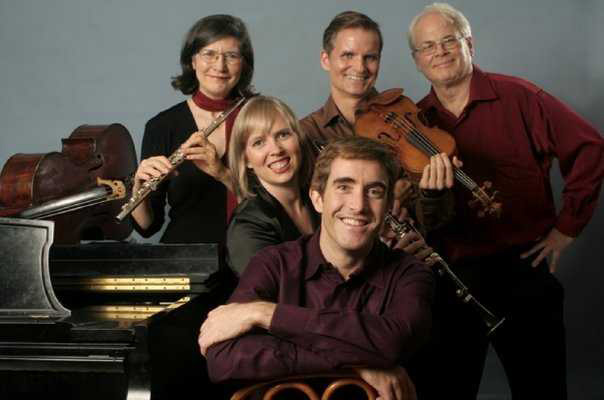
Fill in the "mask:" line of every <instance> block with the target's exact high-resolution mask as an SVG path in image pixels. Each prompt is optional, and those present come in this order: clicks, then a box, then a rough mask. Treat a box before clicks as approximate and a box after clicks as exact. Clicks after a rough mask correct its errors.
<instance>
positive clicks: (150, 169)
mask: <svg viewBox="0 0 604 400" xmlns="http://www.w3.org/2000/svg"><path fill="white" fill-rule="evenodd" d="M171 169H172V164H170V161H168V158H167V157H166V156H155V157H149V158H146V159H144V160H143V161H141V163H140V164H139V166H138V168H137V169H136V173H135V174H134V187H133V192H136V191H137V190H138V189H140V187H141V185H142V184H143V182H146V181H148V180H149V179H152V178H159V177H160V176H162V175H166V174H168V173H170V170H171ZM172 173H173V174H175V175H177V174H178V172H177V171H176V170H175V169H174V170H173V171H172Z"/></svg>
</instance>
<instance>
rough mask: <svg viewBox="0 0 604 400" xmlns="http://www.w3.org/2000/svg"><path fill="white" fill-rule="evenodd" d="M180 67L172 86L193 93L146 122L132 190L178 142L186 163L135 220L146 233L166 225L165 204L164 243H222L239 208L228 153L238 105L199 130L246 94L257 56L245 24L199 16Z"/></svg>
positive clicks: (166, 166)
mask: <svg viewBox="0 0 604 400" xmlns="http://www.w3.org/2000/svg"><path fill="white" fill-rule="evenodd" d="M180 64H181V67H182V73H181V74H180V75H178V76H176V77H174V78H173V79H172V86H173V87H174V88H175V89H177V90H180V91H181V92H182V93H183V94H185V95H187V96H190V97H189V98H188V99H186V100H185V101H182V102H180V103H178V104H176V105H175V106H173V107H171V108H169V109H167V110H165V111H162V112H160V113H159V114H158V115H156V116H155V117H153V118H152V119H151V120H150V121H149V122H148V123H147V125H146V127H145V133H144V137H143V144H142V150H141V160H142V161H141V162H140V165H139V167H138V169H137V171H136V174H135V179H134V181H135V182H134V188H133V191H134V192H135V191H136V190H138V188H140V186H141V185H142V184H143V183H144V182H145V181H147V180H149V179H151V178H153V177H159V176H161V175H163V174H166V173H168V172H169V171H170V169H171V164H170V162H169V161H168V157H169V156H170V155H171V154H172V153H174V151H176V150H177V149H178V148H179V147H181V148H182V149H183V152H184V154H185V155H186V160H190V161H191V162H188V161H185V162H183V163H182V164H180V166H179V167H178V168H177V169H176V170H175V171H174V172H173V173H172V174H171V176H170V178H169V179H166V180H163V181H162V182H161V184H160V185H159V187H158V189H157V190H155V191H153V192H151V194H150V195H149V196H148V197H147V198H146V199H145V200H144V201H143V202H142V203H141V204H140V205H139V206H138V207H137V208H136V209H134V210H133V212H132V218H133V220H134V221H135V224H134V225H135V228H136V230H137V231H138V232H139V233H140V234H141V235H142V236H143V237H150V236H151V235H153V234H155V233H156V232H158V231H159V230H160V229H161V228H162V226H163V225H164V221H165V219H166V218H165V214H164V207H165V203H166V201H167V202H168V204H169V206H170V210H169V217H170V222H169V223H168V226H167V227H166V230H165V232H164V233H163V235H162V237H161V239H160V241H161V242H164V243H195V242H223V240H224V234H225V231H226V226H227V220H228V217H229V216H228V213H229V212H230V210H232V209H233V208H234V207H235V205H236V199H235V197H234V195H232V194H231V193H230V189H232V187H231V176H230V171H229V169H228V168H227V167H226V161H225V155H226V154H227V151H228V148H229V137H230V131H231V128H232V125H233V122H234V120H235V117H236V114H237V111H238V110H236V111H235V112H233V113H231V114H230V115H229V117H228V118H227V119H226V121H225V122H223V123H222V124H221V125H219V126H218V128H217V129H216V130H214V131H213V132H212V133H211V134H210V135H209V136H208V137H207V138H206V137H205V135H204V134H203V130H204V128H206V127H208V126H209V125H210V124H211V123H212V121H214V120H215V119H216V118H217V117H218V116H219V115H220V113H221V112H223V111H225V110H228V109H229V108H231V107H232V106H233V104H235V103H236V100H238V98H240V96H247V95H249V92H250V82H251V80H252V75H253V71H254V55H253V50H252V44H251V41H250V37H249V34H248V31H247V28H246V26H245V24H244V23H243V22H242V21H241V20H240V19H239V18H237V17H233V16H230V15H211V16H208V17H205V18H202V19H200V20H199V21H197V22H196V23H195V24H194V25H193V26H192V27H191V29H190V30H189V32H188V34H187V35H186V37H185V40H184V43H183V46H182V49H181V52H180Z"/></svg>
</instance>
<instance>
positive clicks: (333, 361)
mask: <svg viewBox="0 0 604 400" xmlns="http://www.w3.org/2000/svg"><path fill="white" fill-rule="evenodd" d="M319 236H320V230H319V231H318V232H317V233H315V234H314V235H312V236H306V237H302V238H300V239H298V240H296V241H291V242H286V243H283V244H280V245H277V246H270V247H266V248H264V249H262V250H260V251H259V252H258V253H257V254H256V256H255V257H254V258H252V260H251V261H250V264H249V265H248V267H247V268H246V270H245V272H244V273H243V275H242V276H241V279H240V281H239V286H238V287H237V289H235V292H234V293H233V295H232V296H231V299H230V302H240V303H241V302H250V301H256V300H265V301H270V302H275V303H277V307H276V310H275V313H274V315H273V319H272V321H271V326H270V329H269V330H268V332H267V331H263V330H258V331H255V332H252V333H248V334H245V335H243V336H241V337H238V338H236V339H233V340H228V341H225V342H222V343H218V344H216V345H214V346H211V347H210V349H209V350H208V353H207V360H208V370H209V374H210V378H211V379H212V380H213V381H223V380H227V379H266V378H273V377H278V376H283V375H291V374H303V373H320V372H326V371H332V370H333V369H336V368H344V367H350V366H368V367H374V368H387V367H392V366H393V365H394V364H395V363H397V362H400V361H404V360H407V359H408V358H409V357H410V356H411V354H412V353H414V352H415V351H416V350H417V348H418V347H419V346H420V344H421V343H422V342H423V341H424V340H425V339H427V337H428V333H429V330H430V326H431V309H430V303H431V301H432V293H433V277H432V273H431V272H430V270H429V269H428V268H427V267H426V266H425V265H423V264H422V263H420V262H419V261H418V260H417V259H415V258H414V257H412V256H409V255H407V254H405V253H403V252H401V251H392V250H390V249H388V248H387V247H386V246H385V245H383V244H382V243H381V242H379V241H378V242H376V245H375V246H374V249H373V250H372V252H371V254H370V255H369V257H368V260H367V262H366V263H365V267H364V268H363V269H362V270H361V271H360V272H359V273H356V274H353V275H352V276H351V277H350V278H349V279H348V280H346V281H345V280H344V279H343V278H342V276H341V275H340V274H339V272H338V271H337V270H336V269H335V268H333V267H332V266H330V264H329V263H328V262H327V261H326V260H325V258H324V257H323V255H322V253H321V250H320V247H319Z"/></svg>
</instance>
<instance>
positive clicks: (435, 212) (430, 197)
mask: <svg viewBox="0 0 604 400" xmlns="http://www.w3.org/2000/svg"><path fill="white" fill-rule="evenodd" d="M399 181H402V183H401V184H399V188H400V189H399V193H397V198H398V199H399V200H400V202H401V205H402V206H403V207H405V208H407V210H409V212H410V213H411V216H412V218H413V219H414V220H415V221H416V222H417V223H418V228H419V229H420V231H421V232H422V234H423V235H425V234H427V233H429V232H431V231H433V230H436V229H438V228H440V227H442V226H443V225H445V224H446V223H447V222H449V221H451V219H453V215H454V210H455V207H454V205H455V203H454V199H453V192H452V191H451V190H442V191H438V190H434V191H432V190H430V191H422V190H421V189H420V188H419V185H418V183H416V182H412V181H411V179H409V177H408V176H407V174H406V173H405V172H404V171H403V170H401V176H400V177H399ZM397 183H398V182H397Z"/></svg>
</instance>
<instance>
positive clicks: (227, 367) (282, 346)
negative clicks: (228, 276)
mask: <svg viewBox="0 0 604 400" xmlns="http://www.w3.org/2000/svg"><path fill="white" fill-rule="evenodd" d="M264 253H266V254H268V256H265V254H264ZM270 254H271V253H267V252H261V253H260V254H258V255H256V256H254V257H252V259H251V261H250V263H249V265H248V267H247V268H246V269H245V271H244V272H243V274H242V276H241V279H240V280H239V284H238V286H237V288H236V289H235V291H234V292H233V294H232V295H231V298H230V300H229V302H239V303H243V302H251V301H257V300H264V301H273V302H275V301H276V299H277V297H278V282H279V276H278V273H277V267H276V263H275V262H271V259H270ZM206 358H207V362H208V373H209V376H210V379H211V380H212V381H214V382H220V381H226V380H232V379H244V380H245V379H265V378H276V377H280V376H285V375H291V374H303V373H310V372H323V371H330V370H331V369H333V367H334V366H333V364H331V363H330V362H329V361H328V360H326V359H325V358H324V357H321V356H320V355H318V354H314V353H313V352H312V351H310V350H307V349H304V348H302V347H301V346H298V345H296V344H294V343H291V342H289V341H287V340H283V339H281V338H279V337H277V336H274V335H272V334H270V333H269V332H266V331H260V330H258V331H255V332H250V333H247V334H245V335H242V336H240V337H238V338H235V339H231V340H227V341H224V342H221V343H217V344H215V345H213V346H211V347H210V348H209V349H208V352H207V354H206Z"/></svg>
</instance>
